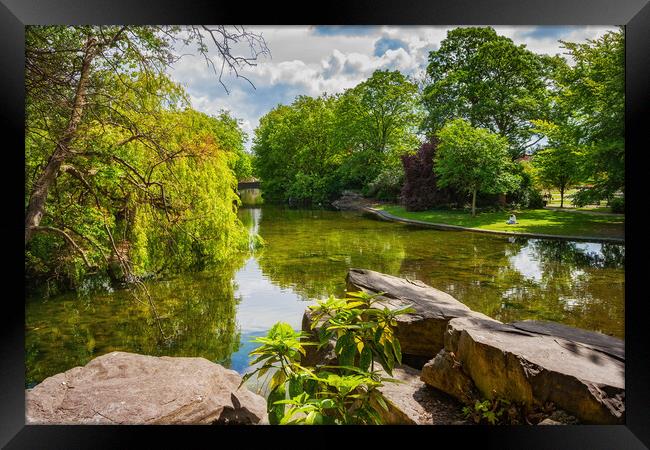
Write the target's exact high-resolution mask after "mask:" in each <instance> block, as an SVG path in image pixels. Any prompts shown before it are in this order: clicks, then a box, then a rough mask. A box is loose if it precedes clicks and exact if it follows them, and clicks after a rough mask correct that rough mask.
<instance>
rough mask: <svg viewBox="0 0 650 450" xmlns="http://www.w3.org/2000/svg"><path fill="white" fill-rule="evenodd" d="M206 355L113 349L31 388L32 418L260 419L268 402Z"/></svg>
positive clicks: (94, 421)
mask: <svg viewBox="0 0 650 450" xmlns="http://www.w3.org/2000/svg"><path fill="white" fill-rule="evenodd" d="M240 382H241V377H240V376H239V374H237V372H235V371H233V370H229V369H226V368H224V367H222V366H220V365H219V364H215V363H213V362H210V361H208V360H207V359H204V358H182V357H167V356H162V357H155V356H145V355H139V354H135V353H126V352H112V353H108V354H106V355H103V356H99V357H97V358H95V359H93V360H92V361H90V362H89V363H88V364H86V365H85V366H83V367H74V368H72V369H70V370H68V371H66V372H64V373H59V374H57V375H54V376H52V377H49V378H47V379H45V380H44V381H43V382H42V383H40V384H38V385H37V386H35V387H34V388H33V389H30V390H27V393H26V414H25V415H26V423H27V424H28V425H35V424H48V425H53V424H61V425H63V424H66V425H67V424H82V425H98V424H107V425H115V424H129V425H138V424H157V425H179V424H206V425H207V424H259V423H266V401H265V400H264V398H263V397H261V396H259V395H257V394H254V393H252V392H250V391H249V390H248V389H247V388H246V387H244V386H242V387H241V388H238V386H239V384H240Z"/></svg>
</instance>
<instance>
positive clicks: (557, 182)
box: [532, 121, 582, 208]
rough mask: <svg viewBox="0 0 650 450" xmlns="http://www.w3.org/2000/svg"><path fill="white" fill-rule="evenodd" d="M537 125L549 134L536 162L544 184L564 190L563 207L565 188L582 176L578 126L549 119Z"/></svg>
mask: <svg viewBox="0 0 650 450" xmlns="http://www.w3.org/2000/svg"><path fill="white" fill-rule="evenodd" d="M536 125H537V130H538V132H539V133H540V134H542V135H545V136H546V137H547V139H548V146H547V147H546V148H544V149H542V150H539V151H537V152H536V153H535V155H534V156H533V159H532V164H533V167H534V169H535V172H536V175H537V177H538V178H539V180H540V181H541V183H542V184H543V185H545V186H547V187H554V188H557V189H558V190H559V191H560V208H563V207H564V193H565V191H566V190H567V189H568V188H570V187H571V186H574V185H575V184H576V183H578V182H579V181H581V179H582V167H581V163H582V155H581V153H580V151H579V145H578V138H577V137H576V134H575V132H576V131H577V130H575V129H573V128H572V127H569V126H566V125H565V126H563V127H560V126H558V125H556V124H553V123H550V122H545V121H539V122H536Z"/></svg>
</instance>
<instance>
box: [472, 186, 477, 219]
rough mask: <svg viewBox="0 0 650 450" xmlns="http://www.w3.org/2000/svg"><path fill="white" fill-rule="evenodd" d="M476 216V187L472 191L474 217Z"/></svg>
mask: <svg viewBox="0 0 650 450" xmlns="http://www.w3.org/2000/svg"><path fill="white" fill-rule="evenodd" d="M474 216H476V189H474V190H473V191H472V217H474Z"/></svg>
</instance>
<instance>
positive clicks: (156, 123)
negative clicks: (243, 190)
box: [25, 26, 250, 288]
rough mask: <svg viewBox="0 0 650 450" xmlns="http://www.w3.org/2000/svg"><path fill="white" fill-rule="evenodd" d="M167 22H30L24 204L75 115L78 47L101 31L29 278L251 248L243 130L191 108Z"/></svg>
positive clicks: (51, 278) (142, 267) (196, 262)
mask: <svg viewBox="0 0 650 450" xmlns="http://www.w3.org/2000/svg"><path fill="white" fill-rule="evenodd" d="M161 30H162V29H161V28H158V27H149V26H143V27H113V26H107V27H103V26H102V27H90V26H80V27H61V26H53V27H28V29H27V30H26V45H27V47H26V58H27V60H28V61H27V70H26V112H27V114H26V136H25V206H26V208H27V206H28V204H29V203H30V200H31V197H32V194H33V192H34V190H35V187H36V183H37V180H39V176H40V175H41V174H42V173H43V168H44V167H45V166H46V165H47V164H48V161H49V160H50V157H51V155H52V154H53V151H55V149H56V148H57V144H56V143H57V142H59V141H60V140H61V139H62V137H61V136H62V135H64V130H65V129H66V127H67V126H68V123H69V120H70V114H71V113H70V107H69V104H70V102H71V100H72V99H73V98H74V96H75V89H76V81H75V80H76V79H78V78H79V76H80V67H81V57H80V56H79V55H81V54H82V53H83V51H82V50H83V49H84V48H85V46H87V45H90V43H92V42H96V43H97V42H99V43H98V44H96V45H98V47H97V50H96V51H97V54H96V55H95V57H94V59H92V60H91V61H90V66H89V71H88V77H89V89H88V92H87V93H86V94H87V95H86V98H85V105H84V109H83V110H82V111H81V116H80V119H79V125H78V127H77V129H76V132H75V134H74V136H73V138H71V140H70V143H69V144H67V145H69V147H70V148H69V152H68V153H67V154H66V155H65V158H66V159H65V162H64V163H63V164H62V165H61V167H60V170H59V171H58V172H57V173H56V174H55V178H54V180H53V181H52V185H51V187H50V188H49V190H48V196H47V198H46V202H45V206H44V210H43V218H42V219H41V221H40V229H39V230H37V231H38V232H37V233H35V234H34V236H33V238H32V239H31V240H30V241H29V242H28V245H27V247H26V252H25V268H26V272H27V277H28V278H30V279H32V280H35V281H43V282H47V283H51V282H55V283H56V282H58V283H59V284H61V285H62V286H63V285H65V286H66V287H70V288H74V287H76V286H78V285H79V283H80V280H81V279H82V278H83V277H84V276H85V275H87V274H91V273H96V272H105V273H106V272H108V273H112V274H113V275H114V276H115V277H116V278H122V277H124V276H126V275H127V274H126V273H125V271H124V269H125V266H124V265H123V264H121V263H119V260H120V259H122V260H123V261H126V264H127V265H128V266H130V268H129V271H130V272H132V273H131V274H130V275H143V274H149V273H157V272H160V271H164V270H170V271H177V270H183V269H187V268H192V269H196V268H203V267H207V266H210V265H218V264H220V263H222V262H223V261H225V259H226V258H227V257H228V256H229V255H232V254H234V253H236V252H238V251H240V250H244V249H245V248H246V244H247V236H246V231H245V229H244V227H243V226H242V225H241V223H240V222H239V220H238V219H237V216H236V209H237V205H238V199H237V196H236V194H235V192H234V189H235V187H236V181H237V179H236V177H237V176H247V175H248V174H250V161H249V159H250V158H249V156H248V155H247V154H246V153H245V152H244V147H243V142H244V139H245V134H244V133H243V131H242V130H241V127H240V125H239V123H238V121H237V120H236V119H235V118H233V117H231V116H230V115H229V113H227V112H221V113H220V114H219V115H218V116H217V117H211V116H208V115H206V114H202V113H199V112H197V111H194V110H192V109H191V107H190V104H189V101H188V98H187V94H186V93H185V92H184V90H183V88H182V87H181V86H180V85H178V84H177V83H175V82H173V81H172V80H171V79H170V78H169V77H168V75H167V74H166V73H165V68H166V67H167V66H168V65H169V63H170V61H173V60H174V55H173V54H172V52H171V44H172V41H173V36H174V33H176V32H177V31H178V27H168V28H165V30H166V31H167V32H168V33H167V34H166V33H164V32H162V31H161ZM143 55H146V58H145V57H143ZM43 76H45V79H42V77H43ZM62 99H66V100H65V101H62ZM62 105H64V106H62ZM65 105H67V106H65Z"/></svg>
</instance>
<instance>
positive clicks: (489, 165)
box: [434, 119, 517, 216]
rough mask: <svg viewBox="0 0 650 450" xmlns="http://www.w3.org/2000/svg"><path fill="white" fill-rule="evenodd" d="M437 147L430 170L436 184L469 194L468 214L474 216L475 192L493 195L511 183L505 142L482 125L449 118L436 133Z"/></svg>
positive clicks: (514, 179) (511, 177) (507, 188)
mask: <svg viewBox="0 0 650 450" xmlns="http://www.w3.org/2000/svg"><path fill="white" fill-rule="evenodd" d="M437 136H438V138H439V139H440V146H439V147H438V151H437V153H436V157H435V163H434V171H435V172H436V174H437V175H438V177H439V178H438V185H439V186H441V187H447V186H452V187H455V188H457V189H458V190H460V191H464V192H467V193H468V194H471V196H472V216H475V215H476V194H477V193H479V192H483V193H492V194H496V193H499V192H505V191H507V190H509V189H511V188H512V187H513V186H515V184H516V182H517V180H516V177H514V176H513V175H512V174H510V173H509V172H508V169H509V168H510V166H511V164H512V162H511V161H510V158H509V155H508V141H507V140H506V139H505V138H504V137H502V136H499V135H497V134H495V133H492V132H490V131H489V130H486V129H484V128H475V127H473V126H472V125H471V124H470V123H469V122H468V121H467V120H465V119H455V120H452V121H449V122H448V123H447V124H446V125H445V126H444V127H443V128H442V129H441V130H440V131H439V132H438V134H437Z"/></svg>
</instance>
